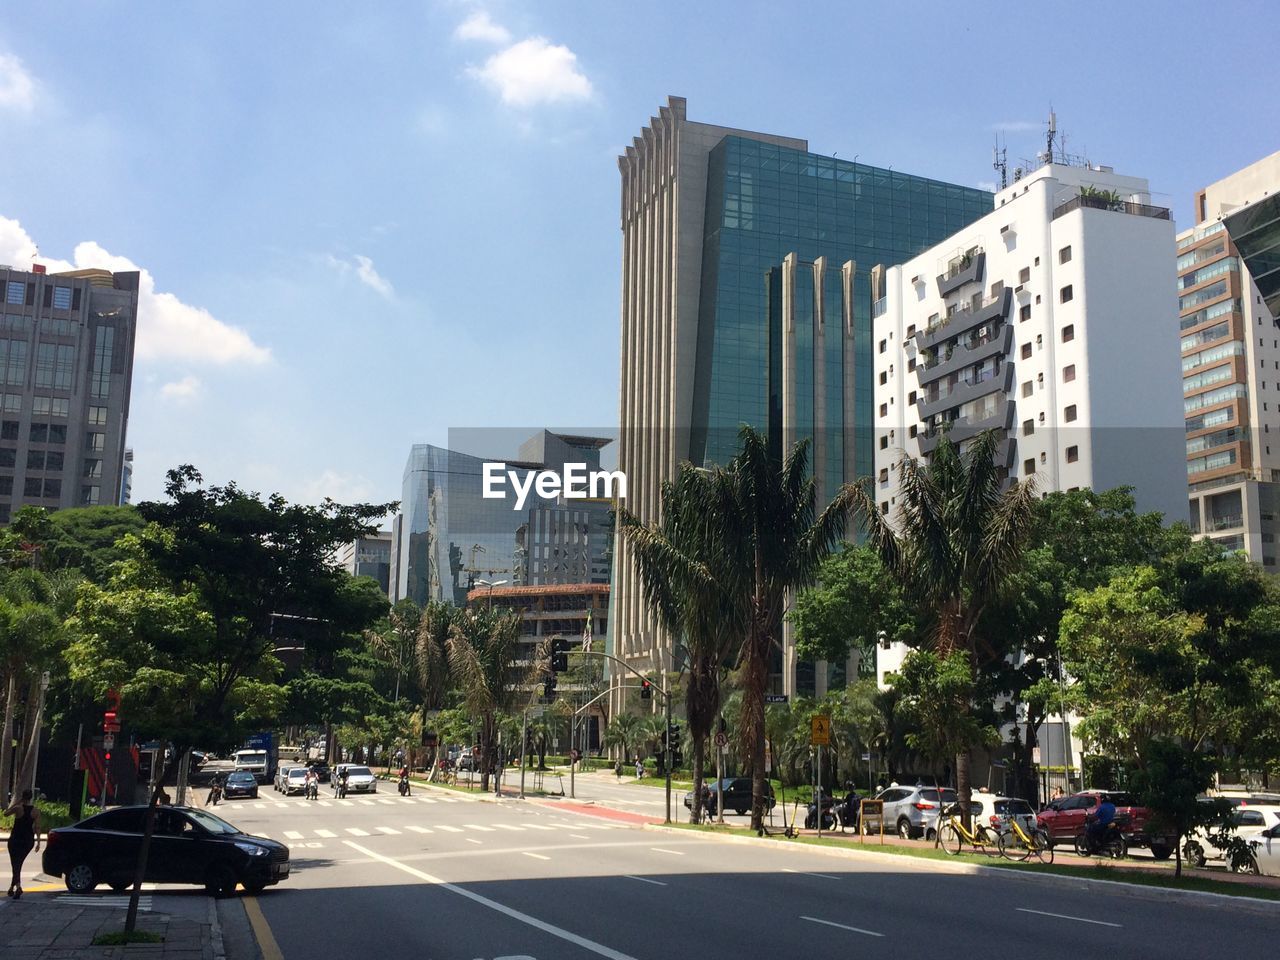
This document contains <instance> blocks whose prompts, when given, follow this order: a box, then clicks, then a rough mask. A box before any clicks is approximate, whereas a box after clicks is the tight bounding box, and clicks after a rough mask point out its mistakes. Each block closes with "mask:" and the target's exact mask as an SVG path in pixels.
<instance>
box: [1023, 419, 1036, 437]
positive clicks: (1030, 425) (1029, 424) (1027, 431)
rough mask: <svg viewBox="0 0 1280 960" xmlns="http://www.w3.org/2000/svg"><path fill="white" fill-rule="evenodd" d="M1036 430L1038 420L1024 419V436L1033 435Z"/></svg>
mask: <svg viewBox="0 0 1280 960" xmlns="http://www.w3.org/2000/svg"><path fill="white" fill-rule="evenodd" d="M1035 432H1036V422H1035V421H1034V420H1023V421H1022V435H1023V436H1024V437H1029V436H1031V434H1033V433H1035Z"/></svg>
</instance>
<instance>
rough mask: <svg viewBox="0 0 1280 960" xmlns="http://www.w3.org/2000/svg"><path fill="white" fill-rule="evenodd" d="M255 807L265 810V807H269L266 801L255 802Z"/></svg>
mask: <svg viewBox="0 0 1280 960" xmlns="http://www.w3.org/2000/svg"><path fill="white" fill-rule="evenodd" d="M253 809H255V810H265V809H267V805H266V804H265V803H255V804H254V805H253Z"/></svg>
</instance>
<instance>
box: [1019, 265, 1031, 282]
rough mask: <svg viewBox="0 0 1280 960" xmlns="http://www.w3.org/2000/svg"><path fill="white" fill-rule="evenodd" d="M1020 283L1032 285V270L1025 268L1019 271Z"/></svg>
mask: <svg viewBox="0 0 1280 960" xmlns="http://www.w3.org/2000/svg"><path fill="white" fill-rule="evenodd" d="M1018 282H1019V283H1030V282H1031V268H1030V267H1023V268H1022V269H1021V270H1019V271H1018Z"/></svg>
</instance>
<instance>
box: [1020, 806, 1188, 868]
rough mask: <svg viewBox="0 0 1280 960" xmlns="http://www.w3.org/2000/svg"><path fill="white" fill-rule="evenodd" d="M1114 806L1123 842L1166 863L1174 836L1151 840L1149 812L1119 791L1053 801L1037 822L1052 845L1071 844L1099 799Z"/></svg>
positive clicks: (1095, 807) (1170, 852) (1038, 817)
mask: <svg viewBox="0 0 1280 960" xmlns="http://www.w3.org/2000/svg"><path fill="white" fill-rule="evenodd" d="M1103 797H1106V798H1108V799H1109V800H1110V801H1111V802H1112V803H1114V804H1115V806H1116V819H1117V820H1120V821H1121V829H1122V830H1123V831H1124V838H1125V841H1126V842H1127V843H1128V844H1129V846H1131V847H1150V848H1151V855H1152V856H1153V857H1155V858H1156V859H1157V860H1165V859H1167V858H1168V857H1169V856H1170V854H1172V853H1173V846H1174V838H1173V837H1153V836H1152V835H1151V834H1150V833H1149V832H1148V831H1147V821H1148V820H1150V819H1151V812H1150V811H1149V810H1148V809H1147V808H1146V807H1140V806H1138V805H1137V802H1136V801H1135V800H1134V799H1133V797H1132V796H1131V795H1130V794H1127V793H1124V792H1123V791H1119V790H1084V791H1081V792H1080V793H1073V794H1072V795H1071V796H1069V797H1063V798H1062V799H1060V800H1054V801H1053V802H1052V803H1050V804H1049V805H1048V806H1047V807H1045V808H1044V809H1043V810H1041V811H1040V813H1039V814H1038V815H1037V819H1038V820H1039V821H1040V826H1042V827H1044V829H1045V830H1046V831H1047V832H1048V834H1049V840H1050V842H1051V843H1059V842H1066V843H1070V842H1071V841H1073V840H1074V839H1075V838H1076V837H1077V836H1078V835H1079V834H1080V833H1081V832H1082V831H1083V830H1084V828H1085V822H1086V819H1087V818H1088V817H1091V816H1092V815H1093V814H1094V813H1096V812H1097V809H1098V804H1099V803H1101V802H1102V798H1103Z"/></svg>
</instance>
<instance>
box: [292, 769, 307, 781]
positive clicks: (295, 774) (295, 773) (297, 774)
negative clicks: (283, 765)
mask: <svg viewBox="0 0 1280 960" xmlns="http://www.w3.org/2000/svg"><path fill="white" fill-rule="evenodd" d="M306 775H307V771H305V770H290V771H289V779H290V780H301V779H302V778H304V777H305V776H306Z"/></svg>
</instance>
